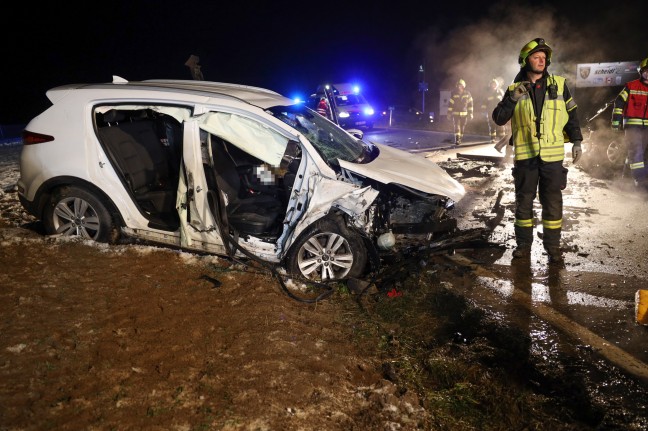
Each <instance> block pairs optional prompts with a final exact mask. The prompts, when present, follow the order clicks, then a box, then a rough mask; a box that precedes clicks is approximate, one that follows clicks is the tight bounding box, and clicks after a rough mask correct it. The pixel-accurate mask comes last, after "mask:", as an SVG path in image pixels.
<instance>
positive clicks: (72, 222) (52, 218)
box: [43, 186, 119, 242]
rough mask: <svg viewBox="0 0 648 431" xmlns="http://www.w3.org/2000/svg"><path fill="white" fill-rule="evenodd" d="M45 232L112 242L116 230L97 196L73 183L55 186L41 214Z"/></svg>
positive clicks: (116, 238) (114, 240)
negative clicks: (58, 187) (59, 186)
mask: <svg viewBox="0 0 648 431" xmlns="http://www.w3.org/2000/svg"><path fill="white" fill-rule="evenodd" d="M43 224H44V226H45V231H46V232H47V234H49V235H64V236H80V237H82V238H84V239H91V240H94V241H97V242H116V241H117V240H118V239H119V230H118V229H117V226H116V225H115V223H114V222H113V217H112V215H111V214H110V211H108V209H107V207H106V205H104V204H103V203H102V202H101V200H100V199H98V198H96V197H95V196H93V195H92V194H91V193H89V192H88V191H86V190H84V189H81V188H79V187H75V186H66V187H61V188H60V189H57V190H56V191H55V192H54V193H53V194H52V197H51V199H50V201H49V203H48V205H47V207H46V208H45V212H44V214H43Z"/></svg>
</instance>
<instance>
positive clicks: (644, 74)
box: [612, 58, 648, 190]
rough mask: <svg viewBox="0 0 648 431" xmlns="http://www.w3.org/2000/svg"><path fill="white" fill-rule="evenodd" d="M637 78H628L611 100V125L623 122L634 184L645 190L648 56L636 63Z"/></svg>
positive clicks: (647, 172) (615, 127)
mask: <svg viewBox="0 0 648 431" xmlns="http://www.w3.org/2000/svg"><path fill="white" fill-rule="evenodd" d="M637 70H638V72H639V78H638V79H635V80H634V81H630V82H628V83H627V84H626V85H625V87H623V90H621V93H619V95H618V96H617V97H616V99H615V100H614V110H613V111H612V129H613V130H617V131H618V130H619V128H620V127H621V126H623V130H624V131H625V141H626V147H627V148H628V164H629V165H630V172H631V173H632V178H633V179H634V182H635V186H637V187H641V188H643V189H645V190H648V167H647V166H645V163H644V155H645V153H646V146H647V145H648V58H644V59H643V60H642V61H641V63H639V68H638V69H637Z"/></svg>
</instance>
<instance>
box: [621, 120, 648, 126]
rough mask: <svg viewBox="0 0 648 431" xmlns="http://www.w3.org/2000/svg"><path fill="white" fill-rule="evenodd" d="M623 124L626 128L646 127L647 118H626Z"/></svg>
mask: <svg viewBox="0 0 648 431" xmlns="http://www.w3.org/2000/svg"><path fill="white" fill-rule="evenodd" d="M624 124H625V125H626V126H648V118H627V119H626V120H625V121H624Z"/></svg>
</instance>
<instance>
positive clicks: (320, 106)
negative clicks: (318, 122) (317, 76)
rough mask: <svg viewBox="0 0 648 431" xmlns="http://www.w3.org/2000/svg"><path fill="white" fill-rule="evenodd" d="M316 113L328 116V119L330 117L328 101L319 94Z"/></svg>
mask: <svg viewBox="0 0 648 431" xmlns="http://www.w3.org/2000/svg"><path fill="white" fill-rule="evenodd" d="M317 113H318V114H320V115H321V116H322V117H325V118H328V119H329V120H330V119H331V108H330V106H329V103H328V101H327V100H326V97H324V96H321V97H320V100H319V102H318V103H317Z"/></svg>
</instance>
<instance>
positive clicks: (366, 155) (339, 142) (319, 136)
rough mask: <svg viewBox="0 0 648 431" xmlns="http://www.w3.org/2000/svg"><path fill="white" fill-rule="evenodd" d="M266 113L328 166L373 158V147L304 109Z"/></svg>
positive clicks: (287, 108)
mask: <svg viewBox="0 0 648 431" xmlns="http://www.w3.org/2000/svg"><path fill="white" fill-rule="evenodd" d="M268 112H270V113H271V114H272V115H273V116H274V117H276V118H278V119H279V120H281V121H283V122H284V123H286V124H288V125H289V126H291V127H292V128H294V129H296V130H298V131H299V132H300V133H301V134H303V135H304V136H305V137H306V139H308V140H309V141H310V142H311V143H312V144H313V146H314V147H315V148H316V149H317V151H318V152H319V154H320V155H321V156H322V157H323V158H324V160H325V161H326V162H327V163H328V164H329V165H337V164H338V159H339V160H344V161H347V162H352V163H369V162H370V161H371V160H373V159H374V158H375V157H376V156H377V152H376V151H375V149H374V146H373V145H371V144H367V143H366V142H363V141H361V140H358V139H355V138H354V137H353V136H351V135H349V134H348V133H347V132H345V131H344V130H343V129H342V128H340V127H339V126H337V125H336V124H334V123H332V122H330V121H328V120H327V119H326V118H324V117H322V116H321V115H320V114H318V113H317V112H315V111H313V110H312V109H310V108H307V107H306V106H304V105H292V106H275V107H272V108H270V109H269V110H268Z"/></svg>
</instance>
